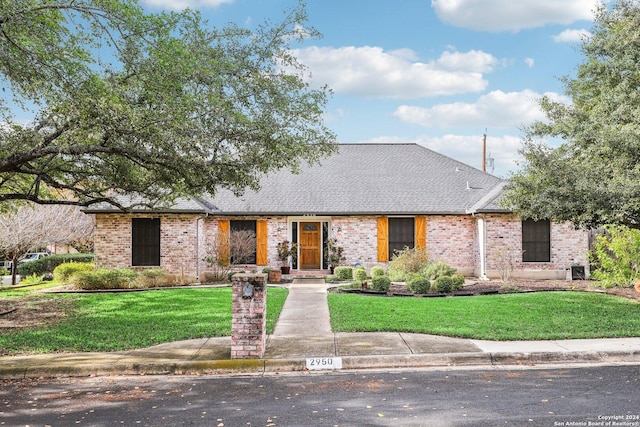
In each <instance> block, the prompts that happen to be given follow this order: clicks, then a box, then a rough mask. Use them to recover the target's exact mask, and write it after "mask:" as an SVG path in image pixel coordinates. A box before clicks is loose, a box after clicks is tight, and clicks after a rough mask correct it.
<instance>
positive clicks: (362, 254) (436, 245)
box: [95, 214, 588, 281]
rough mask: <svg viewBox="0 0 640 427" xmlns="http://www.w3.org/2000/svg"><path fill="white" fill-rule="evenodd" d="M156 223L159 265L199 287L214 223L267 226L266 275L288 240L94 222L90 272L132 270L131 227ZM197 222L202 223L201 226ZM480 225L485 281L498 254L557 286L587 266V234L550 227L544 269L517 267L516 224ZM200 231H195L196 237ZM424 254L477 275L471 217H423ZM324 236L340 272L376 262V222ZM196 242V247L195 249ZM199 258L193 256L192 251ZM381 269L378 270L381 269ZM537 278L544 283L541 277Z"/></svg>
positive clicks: (175, 217) (280, 228)
mask: <svg viewBox="0 0 640 427" xmlns="http://www.w3.org/2000/svg"><path fill="white" fill-rule="evenodd" d="M150 217H153V218H158V217H159V218H160V221H161V225H160V227H161V261H160V262H161V265H160V267H161V268H163V269H164V270H165V271H166V272H167V274H171V275H174V276H175V277H176V279H177V280H184V281H195V280H196V277H197V274H199V275H200V278H199V279H200V280H202V279H203V278H204V274H205V273H206V272H210V271H211V268H210V267H209V266H208V264H207V263H206V262H205V261H204V258H205V256H206V253H207V246H208V245H211V244H212V242H213V239H214V237H215V236H217V233H218V221H219V220H220V219H225V220H234V219H266V220H267V233H268V245H267V257H268V265H269V266H270V267H278V266H279V265H280V262H279V260H278V258H277V249H276V246H277V244H278V243H279V242H281V241H283V240H287V239H288V236H289V230H288V219H287V217H285V216H274V217H242V216H238V217H216V216H208V217H207V218H202V216H201V215H196V214H160V215H150V214H147V215H145V214H97V215H96V234H95V251H96V264H97V265H98V266H101V267H107V268H115V267H131V219H132V218H150ZM198 218H201V219H200V220H199V219H198ZM484 218H485V219H486V234H487V236H486V247H487V273H488V274H489V275H490V277H497V270H496V261H495V260H496V254H497V252H498V251H500V250H504V249H505V248H506V249H508V250H510V251H512V252H513V254H514V263H515V264H514V265H515V270H516V273H521V274H524V273H527V274H528V275H529V276H531V275H532V274H531V272H534V271H541V272H547V273H548V274H547V276H545V277H548V278H550V277H552V276H553V277H555V278H564V274H565V272H566V269H567V268H568V267H569V266H570V265H571V264H572V263H573V262H576V263H578V264H581V265H585V266H587V272H588V262H587V251H588V233H587V232H585V231H581V230H574V229H573V227H572V226H571V224H552V228H551V262H549V263H523V262H522V256H521V252H520V251H521V248H522V222H521V221H520V219H518V218H517V217H516V216H515V215H505V214H500V215H498V214H494V215H486V216H484ZM197 228H199V231H198V230H197ZM426 233H427V238H426V241H427V251H428V253H429V255H430V256H431V257H432V258H433V259H435V260H441V261H444V262H446V263H447V264H449V265H451V266H453V267H456V268H457V269H458V271H459V272H461V273H463V274H466V275H471V274H474V273H475V274H476V275H478V274H479V270H480V258H479V242H478V231H477V224H476V218H474V217H473V216H470V215H458V216H455V215H434V216H427V227H426ZM330 234H331V236H332V237H335V238H336V239H337V240H338V245H340V246H342V247H344V256H345V257H346V260H345V261H344V264H346V265H353V264H356V263H360V264H362V265H364V266H366V267H367V268H370V267H372V266H373V265H378V264H379V263H378V262H377V217H376V216H363V217H356V216H345V217H334V218H332V220H331V233H330ZM196 241H197V242H196ZM197 250H199V252H200V253H199V254H196V251H197ZM383 265H384V264H383ZM540 278H543V277H540Z"/></svg>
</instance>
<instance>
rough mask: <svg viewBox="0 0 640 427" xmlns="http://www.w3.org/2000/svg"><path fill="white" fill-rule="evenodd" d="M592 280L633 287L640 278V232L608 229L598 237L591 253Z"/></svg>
mask: <svg viewBox="0 0 640 427" xmlns="http://www.w3.org/2000/svg"><path fill="white" fill-rule="evenodd" d="M590 258H591V262H592V264H593V265H596V266H597V268H596V269H595V270H594V271H592V272H591V275H592V276H593V278H595V279H597V280H601V281H602V283H603V285H604V286H606V287H611V286H633V285H634V284H635V282H636V280H637V279H639V278H640V230H635V229H630V228H627V227H624V226H608V227H606V228H605V234H602V235H597V236H596V238H595V242H594V245H593V252H592V253H591V254H590Z"/></svg>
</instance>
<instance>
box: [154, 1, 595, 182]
mask: <svg viewBox="0 0 640 427" xmlns="http://www.w3.org/2000/svg"><path fill="white" fill-rule="evenodd" d="M142 4H143V5H144V7H145V8H146V9H148V10H149V11H154V10H155V11H158V10H160V9H166V10H171V9H173V10H175V9H180V8H186V7H189V8H191V9H196V10H199V11H201V13H202V14H203V15H204V16H205V17H206V18H207V19H209V20H210V22H211V23H212V24H214V25H222V24H224V23H228V22H234V23H236V24H238V25H239V26H243V27H247V28H250V29H251V28H255V26H257V25H258V24H260V23H262V22H263V21H264V20H265V19H267V18H268V19H272V20H281V19H282V16H283V12H284V11H285V10H286V9H288V8H291V7H293V6H295V5H296V4H297V1H296V0H142ZM596 4H597V0H561V1H560V0H518V1H514V0H308V1H307V13H308V17H309V20H308V23H307V25H309V26H313V27H314V28H316V29H317V30H318V31H320V33H322V35H323V37H322V38H321V39H310V40H307V41H305V42H304V43H303V44H302V45H301V46H299V47H298V48H296V50H295V54H296V56H297V57H298V59H299V60H300V61H301V62H302V63H304V64H305V65H307V66H308V67H309V70H310V72H311V75H312V76H313V81H312V82H311V83H312V84H313V85H321V84H327V85H328V86H329V87H330V88H332V90H333V96H332V97H331V99H330V101H329V103H328V105H327V109H326V114H325V121H326V125H327V126H328V127H329V128H330V129H331V130H332V131H334V132H335V133H336V135H337V139H338V141H339V142H340V143H418V144H420V145H423V146H425V147H428V148H430V149H432V150H435V151H437V152H439V153H442V154H444V155H447V156H449V157H452V158H454V159H456V160H459V161H462V162H464V163H466V164H468V165H470V166H473V167H476V168H478V169H480V168H481V165H482V141H483V135H484V134H485V133H486V135H487V137H486V141H487V152H488V156H487V157H489V156H490V157H491V158H493V159H494V160H493V168H491V167H490V166H491V165H490V163H489V164H488V167H487V171H488V172H491V173H493V174H494V175H497V176H500V177H504V178H506V177H508V176H509V173H510V172H514V171H516V170H517V168H518V166H517V160H518V158H519V155H518V149H519V148H520V146H521V141H522V137H523V131H522V128H523V126H525V125H526V124H528V123H531V122H532V121H534V120H543V119H544V118H545V117H544V115H543V114H542V112H541V111H540V109H539V107H538V103H537V100H538V99H539V98H540V97H541V96H543V95H548V96H550V97H553V98H554V99H558V100H563V101H564V102H569V100H568V99H567V98H566V97H565V96H564V87H563V84H562V82H561V81H560V78H561V77H563V76H572V75H574V73H575V70H576V67H577V65H578V64H579V63H580V62H581V61H582V60H583V57H582V55H581V54H580V52H579V46H580V40H581V37H582V36H588V34H589V30H590V29H591V27H592V24H593V22H592V18H593V10H594V8H595V6H596ZM555 143H559V142H552V145H553V144H555Z"/></svg>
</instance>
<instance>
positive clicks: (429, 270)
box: [421, 261, 456, 280]
mask: <svg viewBox="0 0 640 427" xmlns="http://www.w3.org/2000/svg"><path fill="white" fill-rule="evenodd" d="M455 272H456V269H455V268H453V267H449V266H448V265H447V264H446V263H444V262H442V261H438V262H434V263H433V264H429V265H428V266H427V267H426V268H425V269H424V270H423V271H421V273H422V274H423V275H424V277H426V278H427V279H429V280H436V279H437V278H438V277H441V276H451V275H452V274H454V273H455Z"/></svg>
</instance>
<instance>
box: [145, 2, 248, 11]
mask: <svg viewBox="0 0 640 427" xmlns="http://www.w3.org/2000/svg"><path fill="white" fill-rule="evenodd" d="M235 1H236V0H142V3H144V4H147V5H149V6H151V7H157V8H159V9H168V10H183V9H187V8H188V9H204V8H207V7H213V8H216V7H218V6H220V5H221V4H225V3H233V2H235Z"/></svg>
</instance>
